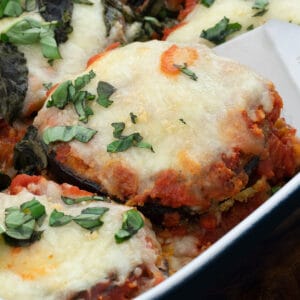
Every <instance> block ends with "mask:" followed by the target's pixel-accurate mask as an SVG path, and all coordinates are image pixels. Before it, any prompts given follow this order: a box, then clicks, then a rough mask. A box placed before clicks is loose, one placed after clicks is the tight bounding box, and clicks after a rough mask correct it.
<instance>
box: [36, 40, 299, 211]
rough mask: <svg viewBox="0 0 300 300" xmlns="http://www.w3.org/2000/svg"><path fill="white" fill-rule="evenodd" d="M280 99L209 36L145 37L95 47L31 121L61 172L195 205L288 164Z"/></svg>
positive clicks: (289, 139)
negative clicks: (192, 40)
mask: <svg viewBox="0 0 300 300" xmlns="http://www.w3.org/2000/svg"><path fill="white" fill-rule="evenodd" d="M82 82H84V84H80V83H82ZM281 107H282V100H281V98H280V96H279V95H278V93H277V92H276V91H275V89H274V87H273V85H272V83H270V82H269V81H266V80H264V79H263V78H261V77H259V76H258V75H256V74H255V73H254V72H252V71H251V70H249V69H248V68H246V67H244V66H241V65H240V64H238V63H236V62H233V61H231V60H228V59H225V58H221V57H217V56H216V55H215V54H214V53H213V52H212V51H211V50H210V49H208V48H207V47H206V46H202V45H197V44H174V43H170V42H163V41H151V42H146V43H132V44H130V45H127V46H124V47H121V48H117V49H114V50H112V51H107V52H105V53H102V54H101V55H99V56H98V60H95V61H94V63H93V64H91V66H90V68H89V69H88V70H87V71H86V72H85V73H83V74H80V76H78V77H75V78H72V79H70V80H69V81H65V82H63V83H62V84H61V85H60V86H59V87H58V88H57V89H56V90H54V91H53V92H52V94H51V95H50V96H49V98H48V100H47V103H46V104H45V106H44V107H43V109H42V110H41V111H40V112H39V114H38V115H37V117H36V119H35V120H34V125H35V126H36V127H37V128H38V131H39V135H40V138H41V139H42V140H43V141H44V142H45V143H46V144H47V145H48V151H49V153H52V155H53V156H54V160H55V161H56V164H59V165H61V171H62V172H64V170H68V175H71V176H72V174H73V176H74V177H78V178H82V179H84V180H87V181H89V182H94V183H95V184H96V185H98V186H99V187H101V188H100V189H101V191H104V192H105V193H107V194H109V195H110V196H112V197H115V198H118V199H119V200H121V201H123V202H126V203H127V204H130V205H137V206H143V205H144V204H145V203H147V202H151V203H153V202H155V203H157V204H159V205H161V206H165V207H171V208H180V207H182V208H186V207H188V208H190V209H191V210H192V211H194V212H198V213H202V212H204V211H207V210H209V209H210V208H211V207H212V206H213V205H214V204H215V203H219V202H223V201H225V200H227V199H229V198H231V197H233V196H235V195H237V194H238V193H239V192H241V191H242V190H244V189H245V188H246V187H248V185H249V184H250V185H252V184H253V183H255V182H256V181H257V180H259V179H260V178H262V177H265V178H267V180H268V182H270V183H272V184H276V183H278V182H280V181H282V180H284V179H285V178H286V177H289V176H292V175H293V174H294V173H295V171H296V169H297V168H298V166H299V160H297V159H296V150H295V149H296V145H298V146H299V142H298V141H297V140H296V138H295V130H294V129H292V128H290V127H289V126H288V125H286V124H285V122H284V121H283V120H282V119H279V115H280V110H281ZM53 153H54V154H53Z"/></svg>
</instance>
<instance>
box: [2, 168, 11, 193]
mask: <svg viewBox="0 0 300 300" xmlns="http://www.w3.org/2000/svg"><path fill="white" fill-rule="evenodd" d="M10 183H11V179H10V177H9V176H8V175H6V174H4V173H2V172H0V191H2V190H4V189H6V188H8V187H9V186H10Z"/></svg>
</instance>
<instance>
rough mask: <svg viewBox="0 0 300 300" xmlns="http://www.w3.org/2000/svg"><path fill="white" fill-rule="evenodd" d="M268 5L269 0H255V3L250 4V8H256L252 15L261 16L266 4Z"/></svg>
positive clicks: (265, 9)
mask: <svg viewBox="0 0 300 300" xmlns="http://www.w3.org/2000/svg"><path fill="white" fill-rule="evenodd" d="M268 5H269V0H255V3H254V4H253V6H252V9H256V10H258V12H257V13H255V14H254V15H253V17H261V16H263V15H264V14H265V13H266V12H267V11H268V9H267V6H268Z"/></svg>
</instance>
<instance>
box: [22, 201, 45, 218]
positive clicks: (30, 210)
mask: <svg viewBox="0 0 300 300" xmlns="http://www.w3.org/2000/svg"><path fill="white" fill-rule="evenodd" d="M20 208H21V211H23V213H25V214H27V215H28V214H30V215H31V216H32V217H33V218H34V219H35V220H38V219H39V218H41V217H42V216H43V215H44V214H46V210H45V206H44V205H42V204H41V203H40V202H39V201H38V200H36V199H32V200H31V201H27V202H24V203H23V204H22V205H21V206H20Z"/></svg>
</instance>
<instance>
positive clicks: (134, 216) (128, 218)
mask: <svg viewBox="0 0 300 300" xmlns="http://www.w3.org/2000/svg"><path fill="white" fill-rule="evenodd" d="M143 226H144V220H143V218H142V217H141V215H140V213H139V212H138V211H137V210H136V209H130V210H127V211H126V212H125V213H124V214H123V222H122V227H121V229H120V230H119V231H118V232H117V233H116V234H115V240H116V242H117V243H118V244H119V243H123V242H125V241H126V240H128V239H130V238H131V237H132V236H133V235H135V234H136V233H137V232H138V231H139V230H140V229H141V228H142V227H143Z"/></svg>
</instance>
